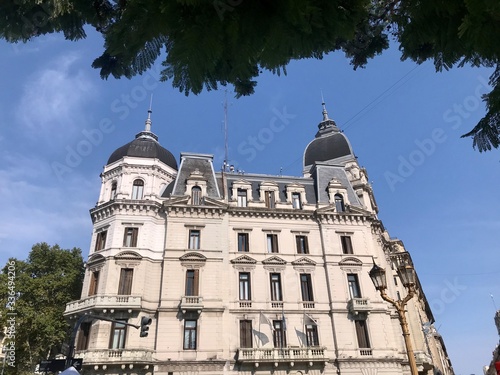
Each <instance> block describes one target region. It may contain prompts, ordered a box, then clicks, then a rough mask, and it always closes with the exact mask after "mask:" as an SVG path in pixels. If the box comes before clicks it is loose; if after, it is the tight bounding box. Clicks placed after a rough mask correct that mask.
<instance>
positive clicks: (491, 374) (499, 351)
mask: <svg viewBox="0 0 500 375" xmlns="http://www.w3.org/2000/svg"><path fill="white" fill-rule="evenodd" d="M492 298H493V296H492ZM495 326H496V327H497V332H498V337H499V338H500V310H497V312H496V313H495ZM497 363H498V364H497ZM497 368H498V371H497ZM483 372H484V374H485V375H497V374H498V373H500V345H497V347H496V348H495V350H493V359H492V360H491V363H490V365H489V366H484V369H483Z"/></svg>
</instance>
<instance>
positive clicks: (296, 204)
mask: <svg viewBox="0 0 500 375" xmlns="http://www.w3.org/2000/svg"><path fill="white" fill-rule="evenodd" d="M292 206H293V208H295V209H297V210H300V209H301V208H302V202H301V201H300V193H292Z"/></svg>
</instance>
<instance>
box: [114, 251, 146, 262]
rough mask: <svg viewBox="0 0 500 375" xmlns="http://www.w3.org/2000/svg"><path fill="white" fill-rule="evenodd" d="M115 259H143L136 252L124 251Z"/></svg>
mask: <svg viewBox="0 0 500 375" xmlns="http://www.w3.org/2000/svg"><path fill="white" fill-rule="evenodd" d="M115 259H132V260H141V259H142V257H141V256H140V255H139V254H138V253H136V252H135V251H122V252H121V253H119V254H116V255H115Z"/></svg>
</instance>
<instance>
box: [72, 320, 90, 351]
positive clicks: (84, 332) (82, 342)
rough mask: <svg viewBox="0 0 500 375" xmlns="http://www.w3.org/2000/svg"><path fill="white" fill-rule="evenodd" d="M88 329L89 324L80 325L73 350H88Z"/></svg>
mask: <svg viewBox="0 0 500 375" xmlns="http://www.w3.org/2000/svg"><path fill="white" fill-rule="evenodd" d="M90 327H91V323H90V322H83V323H82V324H80V329H79V330H78V338H77V340H76V347H75V350H87V349H88V348H89V341H90V340H89V338H90Z"/></svg>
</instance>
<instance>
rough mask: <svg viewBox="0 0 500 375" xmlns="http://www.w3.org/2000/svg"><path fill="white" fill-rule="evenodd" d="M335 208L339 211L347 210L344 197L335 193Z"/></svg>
mask: <svg viewBox="0 0 500 375" xmlns="http://www.w3.org/2000/svg"><path fill="white" fill-rule="evenodd" d="M335 210H336V211H337V212H344V211H345V206H344V198H343V197H342V195H340V194H335Z"/></svg>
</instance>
